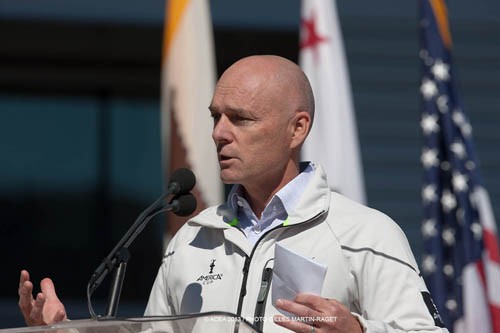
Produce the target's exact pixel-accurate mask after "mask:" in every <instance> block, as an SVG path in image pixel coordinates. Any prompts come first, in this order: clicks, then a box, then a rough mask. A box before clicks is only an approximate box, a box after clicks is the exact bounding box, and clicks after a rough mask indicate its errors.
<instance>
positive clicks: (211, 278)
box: [196, 259, 223, 285]
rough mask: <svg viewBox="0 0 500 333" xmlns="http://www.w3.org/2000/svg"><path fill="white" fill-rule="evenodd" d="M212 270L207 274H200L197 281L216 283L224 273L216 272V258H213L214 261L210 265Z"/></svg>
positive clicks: (205, 283)
mask: <svg viewBox="0 0 500 333" xmlns="http://www.w3.org/2000/svg"><path fill="white" fill-rule="evenodd" d="M208 267H209V268H210V270H209V271H208V274H207V275H203V274H202V275H200V277H199V278H198V279H196V281H197V282H200V283H201V284H204V285H207V284H211V283H214V282H215V281H218V280H222V277H223V274H222V273H214V269H215V259H212V262H211V263H210V265H209V266H208Z"/></svg>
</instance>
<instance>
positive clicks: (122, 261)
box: [87, 168, 196, 318]
mask: <svg viewBox="0 0 500 333" xmlns="http://www.w3.org/2000/svg"><path fill="white" fill-rule="evenodd" d="M195 184H196V177H195V176H194V174H193V172H192V171H191V170H189V169H186V168H181V169H177V170H176V171H174V172H173V174H172V177H171V180H170V182H169V183H168V188H167V192H166V193H164V194H162V195H161V196H160V197H159V198H158V199H157V200H156V201H155V202H153V203H152V204H151V205H150V206H149V207H147V208H146V209H145V210H144V211H142V213H141V214H140V215H139V216H138V217H137V218H136V220H135V221H134V223H133V224H132V226H131V227H130V228H129V229H128V230H127V232H126V233H125V235H123V237H122V238H121V239H120V241H119V242H118V243H117V244H116V245H115V247H114V248H113V250H111V252H110V253H109V254H108V255H107V256H106V257H105V258H104V260H103V262H102V263H101V264H100V265H99V266H98V267H97V269H96V270H95V271H94V273H93V274H92V276H91V277H90V279H89V282H88V284H87V301H88V307H89V312H90V315H91V316H92V317H93V318H96V317H97V316H96V314H95V312H94V309H93V307H92V301H91V296H92V294H93V293H94V291H95V290H96V289H97V288H98V287H99V286H100V285H101V283H102V281H103V280H104V278H105V277H106V276H107V275H108V274H109V273H111V272H112V271H114V272H115V274H114V277H113V281H112V288H111V292H110V297H109V300H108V306H107V310H106V312H107V313H106V316H107V317H115V316H116V312H117V308H118V302H119V297H120V293H121V286H122V283H123V279H124V275H125V268H126V264H127V261H128V247H129V246H130V244H132V242H133V241H134V240H135V238H136V237H137V236H138V235H139V234H140V233H141V231H142V230H143V229H144V228H145V227H146V225H147V223H148V222H149V221H150V220H151V219H152V218H153V217H155V216H156V215H158V214H159V213H162V212H166V211H172V212H173V213H174V214H176V215H179V216H188V215H190V214H192V213H193V212H194V211H195V210H196V198H195V197H194V195H193V194H191V193H190V191H191V190H192V189H193V187H194V185H195ZM169 196H173V197H172V198H171V199H170V201H168V203H167V201H166V199H167V198H168V197H169ZM117 272H118V274H117Z"/></svg>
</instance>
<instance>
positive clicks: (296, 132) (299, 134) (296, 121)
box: [290, 111, 311, 149]
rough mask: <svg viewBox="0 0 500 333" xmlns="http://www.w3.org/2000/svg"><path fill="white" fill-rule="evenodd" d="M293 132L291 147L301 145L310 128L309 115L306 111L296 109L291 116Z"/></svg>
mask: <svg viewBox="0 0 500 333" xmlns="http://www.w3.org/2000/svg"><path fill="white" fill-rule="evenodd" d="M292 121H293V123H292V125H293V133H292V142H291V143H290V145H291V148H292V149H293V148H297V147H300V145H302V143H303V142H304V140H305V139H306V137H307V134H309V129H310V128H311V115H310V114H309V113H308V112H306V111H298V112H297V113H296V114H295V116H294V118H293V120H292Z"/></svg>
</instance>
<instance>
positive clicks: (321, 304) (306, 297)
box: [294, 294, 340, 314]
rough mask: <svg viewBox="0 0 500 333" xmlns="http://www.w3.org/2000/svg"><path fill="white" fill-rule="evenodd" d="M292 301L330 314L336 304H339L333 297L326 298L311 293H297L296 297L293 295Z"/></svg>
mask: <svg viewBox="0 0 500 333" xmlns="http://www.w3.org/2000/svg"><path fill="white" fill-rule="evenodd" d="M294 301H295V302H297V303H299V304H302V305H305V306H307V307H309V308H312V309H315V310H317V311H319V312H322V313H330V314H331V311H332V310H333V311H334V310H335V308H336V306H337V305H338V304H340V303H339V302H337V301H335V300H333V299H326V298H323V297H320V296H316V295H311V294H298V295H297V297H295V299H294Z"/></svg>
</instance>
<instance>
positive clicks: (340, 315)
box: [274, 294, 363, 333]
mask: <svg viewBox="0 0 500 333" xmlns="http://www.w3.org/2000/svg"><path fill="white" fill-rule="evenodd" d="M276 306H277V307H278V308H279V309H281V310H284V311H286V312H289V313H291V314H293V315H294V317H292V318H288V317H285V316H281V315H277V316H275V317H274V322H275V323H276V324H278V325H280V326H283V327H285V328H288V329H289V330H292V331H294V332H298V333H327V332H349V333H353V332H354V333H357V332H359V333H361V332H363V329H362V327H361V324H360V323H359V321H358V319H357V318H356V317H355V316H353V315H352V314H351V312H350V311H349V309H348V308H347V307H346V306H345V305H343V304H342V303H340V302H339V301H337V300H334V299H325V298H322V297H320V296H315V295H310V294H298V295H297V297H296V298H295V299H294V300H293V301H289V300H284V299H280V300H278V301H277V302H276Z"/></svg>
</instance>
